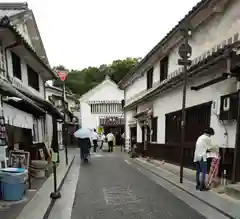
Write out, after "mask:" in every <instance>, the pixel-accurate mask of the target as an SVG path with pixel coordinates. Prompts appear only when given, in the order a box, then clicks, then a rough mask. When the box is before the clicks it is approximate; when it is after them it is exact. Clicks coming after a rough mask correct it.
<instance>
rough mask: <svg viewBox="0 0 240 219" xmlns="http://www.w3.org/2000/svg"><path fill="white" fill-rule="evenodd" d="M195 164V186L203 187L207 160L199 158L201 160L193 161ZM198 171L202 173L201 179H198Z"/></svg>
mask: <svg viewBox="0 0 240 219" xmlns="http://www.w3.org/2000/svg"><path fill="white" fill-rule="evenodd" d="M195 165H196V183H197V187H205V179H206V174H207V162H206V161H203V160H201V161H198V162H195ZM200 173H202V177H201V179H200Z"/></svg>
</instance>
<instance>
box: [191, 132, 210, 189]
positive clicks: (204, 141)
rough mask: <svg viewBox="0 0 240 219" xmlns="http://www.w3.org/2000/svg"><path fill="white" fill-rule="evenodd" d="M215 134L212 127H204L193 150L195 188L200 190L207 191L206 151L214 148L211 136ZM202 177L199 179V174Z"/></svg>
mask: <svg viewBox="0 0 240 219" xmlns="http://www.w3.org/2000/svg"><path fill="white" fill-rule="evenodd" d="M214 134H215V132H214V130H213V128H210V127H209V128H206V129H205V131H204V134H203V135H201V136H200V137H199V138H198V139H197V142H196V148H195V152H194V163H195V166H196V184H197V185H196V189H199V190H200V191H207V190H208V188H207V187H206V185H205V179H206V174H207V153H208V152H210V151H211V150H212V149H213V148H215V147H214V146H213V145H212V144H211V138H210V137H211V136H213V135H214ZM201 173H202V177H201V179H200V174H201Z"/></svg>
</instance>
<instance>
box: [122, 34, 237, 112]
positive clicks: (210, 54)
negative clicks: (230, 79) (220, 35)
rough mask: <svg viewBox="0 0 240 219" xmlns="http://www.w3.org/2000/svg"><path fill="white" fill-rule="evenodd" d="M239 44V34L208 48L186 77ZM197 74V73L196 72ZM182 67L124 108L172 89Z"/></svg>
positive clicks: (196, 59)
mask: <svg viewBox="0 0 240 219" xmlns="http://www.w3.org/2000/svg"><path fill="white" fill-rule="evenodd" d="M239 44H240V33H235V34H234V35H233V36H232V37H229V38H227V39H225V40H223V41H222V42H220V43H219V44H216V45H215V46H214V47H212V48H209V49H208V50H207V51H205V52H204V53H203V54H202V55H200V56H198V57H196V58H195V59H194V60H192V64H191V66H189V68H188V77H192V76H193V75H194V72H195V70H196V69H198V68H201V66H204V65H205V64H207V63H208V62H211V60H213V59H214V58H217V57H220V56H221V55H224V53H225V52H228V50H230V51H232V49H233V48H234V47H239ZM196 72H197V71H196ZM182 75H183V67H179V68H178V69H177V70H176V71H174V72H172V73H171V74H169V75H168V77H167V79H165V80H164V81H162V82H160V83H156V84H154V86H153V88H152V89H150V90H149V91H148V92H147V93H146V90H144V92H140V93H139V95H137V96H134V97H133V98H130V99H129V100H128V101H127V104H126V106H125V107H126V108H129V107H131V106H133V105H135V104H136V103H138V102H141V101H142V100H143V99H148V98H149V97H150V96H153V95H155V94H156V93H160V92H163V91H165V90H166V89H170V88H173V87H174V86H172V84H171V83H172V82H174V83H175V82H177V83H178V82H179V79H180V80H181V79H183V77H182Z"/></svg>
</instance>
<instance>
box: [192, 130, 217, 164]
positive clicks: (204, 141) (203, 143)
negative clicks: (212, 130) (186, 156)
mask: <svg viewBox="0 0 240 219" xmlns="http://www.w3.org/2000/svg"><path fill="white" fill-rule="evenodd" d="M212 148H214V146H213V145H212V144H211V139H210V137H209V136H207V135H205V134H203V135H201V136H200V137H199V138H198V140H197V142H196V148H195V152H194V160H193V161H194V162H197V161H201V160H202V159H203V161H207V150H209V149H212Z"/></svg>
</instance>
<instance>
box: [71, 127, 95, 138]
mask: <svg viewBox="0 0 240 219" xmlns="http://www.w3.org/2000/svg"><path fill="white" fill-rule="evenodd" d="M74 136H75V138H92V137H93V136H94V132H93V131H92V130H91V129H89V128H81V129H78V130H77V131H76V132H74Z"/></svg>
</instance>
